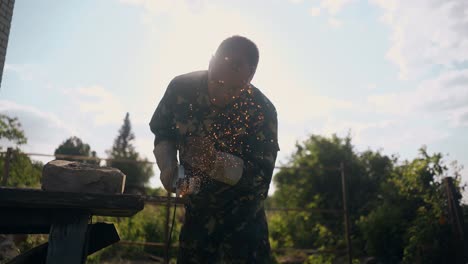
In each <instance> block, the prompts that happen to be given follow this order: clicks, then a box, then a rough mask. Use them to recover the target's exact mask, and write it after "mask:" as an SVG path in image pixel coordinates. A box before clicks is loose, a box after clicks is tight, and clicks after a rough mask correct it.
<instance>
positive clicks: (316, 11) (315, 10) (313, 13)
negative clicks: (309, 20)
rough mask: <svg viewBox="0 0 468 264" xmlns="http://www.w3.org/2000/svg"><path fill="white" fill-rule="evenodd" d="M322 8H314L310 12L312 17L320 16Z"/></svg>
mask: <svg viewBox="0 0 468 264" xmlns="http://www.w3.org/2000/svg"><path fill="white" fill-rule="evenodd" d="M320 11H321V10H320V7H313V8H311V9H310V10H309V13H310V15H311V16H313V17H316V16H319V15H320Z"/></svg>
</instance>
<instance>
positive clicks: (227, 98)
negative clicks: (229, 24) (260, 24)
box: [208, 36, 259, 106]
mask: <svg viewBox="0 0 468 264" xmlns="http://www.w3.org/2000/svg"><path fill="white" fill-rule="evenodd" d="M258 58H259V55H258V48H257V46H256V45H255V43H253V42H252V41H251V40H249V39H247V38H245V37H241V36H232V37H230V38H227V39H225V40H224V41H223V42H221V44H220V45H219V47H218V49H217V50H216V53H215V55H214V56H213V58H212V59H211V61H210V65H209V69H208V81H209V85H208V88H209V92H210V97H211V101H212V103H213V104H215V105H217V106H225V105H227V104H229V103H230V102H231V101H233V100H234V99H236V98H237V97H238V96H239V95H240V94H241V92H242V90H243V89H245V88H246V87H247V86H248V85H249V84H250V81H251V80H252V78H253V76H254V74H255V70H256V69H257V64H258Z"/></svg>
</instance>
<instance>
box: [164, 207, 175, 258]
mask: <svg viewBox="0 0 468 264" xmlns="http://www.w3.org/2000/svg"><path fill="white" fill-rule="evenodd" d="M176 209H177V204H174V213H173V215H172V224H171V230H170V231H169V239H168V241H167V245H166V252H167V258H168V262H169V259H170V257H169V256H170V255H171V254H170V250H171V247H170V246H169V245H170V244H171V241H172V230H173V229H174V225H175V217H176Z"/></svg>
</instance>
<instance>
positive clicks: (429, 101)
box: [0, 0, 468, 199]
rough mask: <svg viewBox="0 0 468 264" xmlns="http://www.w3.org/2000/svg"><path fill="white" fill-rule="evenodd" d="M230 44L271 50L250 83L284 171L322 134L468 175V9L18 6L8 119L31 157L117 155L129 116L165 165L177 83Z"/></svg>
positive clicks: (162, 0)
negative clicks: (162, 150) (153, 126)
mask: <svg viewBox="0 0 468 264" xmlns="http://www.w3.org/2000/svg"><path fill="white" fill-rule="evenodd" d="M232 35H243V36H246V37H248V38H250V39H252V40H253V41H254V42H255V43H256V44H257V46H258V47H259V50H260V62H259V66H258V69H257V73H256V75H255V77H254V79H253V81H252V83H253V84H254V85H255V86H256V87H258V88H259V89H260V90H262V91H263V93H264V94H266V95H267V96H268V97H269V99H270V100H271V101H272V102H273V103H274V105H275V106H276V109H277V111H278V121H279V144H280V148H281V151H280V152H279V156H278V160H277V165H282V164H286V163H287V160H288V157H289V156H290V155H291V153H292V152H293V151H294V149H295V144H296V142H301V141H303V140H305V139H306V138H307V137H308V136H310V135H311V134H318V135H323V136H330V135H332V134H334V133H336V134H337V135H339V136H346V135H347V134H348V133H350V134H351V136H352V137H353V143H354V144H355V146H356V149H357V150H358V151H365V150H367V149H372V150H380V151H382V153H384V154H387V155H392V154H397V155H399V157H400V159H401V160H404V159H412V158H414V157H416V156H417V154H418V149H419V148H420V147H422V146H423V145H425V146H427V149H428V151H429V152H430V153H435V152H441V153H443V154H445V155H447V156H446V163H447V164H450V163H451V162H452V161H454V160H456V161H458V163H459V164H460V165H465V167H468V139H467V132H468V1H466V0H412V1H407V0H268V1H267V0H263V1H262V0H256V1H252V0H239V1H208V0H73V1H55V0H41V1H28V0H17V1H16V2H15V9H14V13H13V21H12V26H11V32H10V39H9V43H8V50H7V57H6V65H5V69H4V73H3V80H2V84H1V89H0V113H5V114H8V115H10V116H16V117H18V118H19V120H20V122H21V123H22V125H23V128H24V130H25V132H26V136H27V137H28V144H27V145H25V146H24V147H23V149H24V150H25V151H27V152H35V153H45V154H53V153H54V150H55V148H57V146H58V145H59V144H60V143H62V142H63V141H64V140H65V139H66V138H68V137H70V136H78V137H80V138H81V139H82V140H83V141H84V142H86V143H88V144H89V145H90V146H91V148H92V149H93V150H95V151H97V153H98V156H101V157H106V152H105V151H106V150H108V149H110V148H111V146H112V143H113V140H114V138H115V137H116V136H117V131H118V129H119V127H120V126H121V125H122V123H123V119H124V117H125V113H126V112H129V113H130V119H131V121H132V125H133V129H134V132H135V136H136V141H135V145H136V149H137V151H139V152H140V153H141V154H142V156H144V157H147V158H148V159H150V160H154V158H153V154H152V149H153V135H152V133H151V132H150V130H149V126H148V123H149V120H150V118H151V115H152V113H153V112H154V110H155V108H156V106H157V104H158V102H159V100H160V99H161V97H162V95H163V93H164V91H165V89H166V87H167V85H168V84H169V82H170V81H171V79H172V78H173V77H175V76H177V75H180V74H184V73H188V72H191V71H195V70H203V69H207V66H208V62H209V60H210V58H211V56H212V55H213V53H214V51H215V49H216V47H217V46H218V45H219V43H220V42H221V41H222V40H223V39H225V38H227V37H229V36H232ZM42 160H43V161H45V162H46V161H47V159H45V160H44V158H42ZM155 174H156V176H155V177H153V178H152V179H151V185H152V186H161V183H160V182H159V177H158V175H159V172H158V170H157V168H156V166H155ZM462 175H463V181H464V183H467V182H468V169H466V168H465V169H463V171H462ZM273 191H274V186H272V188H271V191H270V193H271V192H273ZM465 199H466V195H465Z"/></svg>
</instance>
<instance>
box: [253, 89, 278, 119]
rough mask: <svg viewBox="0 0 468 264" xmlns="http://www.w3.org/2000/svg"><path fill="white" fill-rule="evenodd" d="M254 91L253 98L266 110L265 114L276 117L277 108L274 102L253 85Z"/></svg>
mask: <svg viewBox="0 0 468 264" xmlns="http://www.w3.org/2000/svg"><path fill="white" fill-rule="evenodd" d="M251 88H252V91H253V97H254V98H255V101H256V103H257V104H259V105H260V106H261V107H262V108H264V112H265V113H266V114H272V115H276V114H277V113H276V107H275V105H274V104H273V102H271V101H270V99H269V98H268V97H267V96H266V95H265V94H264V93H263V92H262V91H261V90H260V89H258V88H257V87H255V86H254V85H251Z"/></svg>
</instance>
